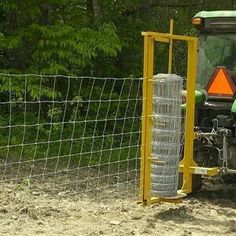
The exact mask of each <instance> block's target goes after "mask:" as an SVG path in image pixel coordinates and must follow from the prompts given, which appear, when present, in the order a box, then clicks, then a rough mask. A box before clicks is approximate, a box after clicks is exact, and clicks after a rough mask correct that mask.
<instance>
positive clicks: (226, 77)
mask: <svg viewBox="0 0 236 236" xmlns="http://www.w3.org/2000/svg"><path fill="white" fill-rule="evenodd" d="M235 92H236V87H235V84H234V82H233V81H232V79H231V76H230V74H229V72H228V70H227V69H226V68H225V67H218V68H216V70H215V72H214V73H213V75H212V77H211V79H210V81H209V83H208V85H207V93H208V95H209V96H217V97H233V96H234V94H235Z"/></svg>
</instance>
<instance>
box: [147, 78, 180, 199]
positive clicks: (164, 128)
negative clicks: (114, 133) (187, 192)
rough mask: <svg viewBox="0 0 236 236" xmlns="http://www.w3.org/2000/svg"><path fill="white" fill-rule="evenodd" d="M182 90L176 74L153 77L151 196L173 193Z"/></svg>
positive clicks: (178, 149)
mask: <svg viewBox="0 0 236 236" xmlns="http://www.w3.org/2000/svg"><path fill="white" fill-rule="evenodd" d="M182 87H183V79H182V78H181V77H179V76H177V75H174V74H158V75H155V76H153V126H152V161H151V192H152V196H154V197H173V196H176V194H177V190H178V175H179V174H178V166H179V158H180V149H181V134H182V130H181V120H182V118H181V102H182V100H181V92H182Z"/></svg>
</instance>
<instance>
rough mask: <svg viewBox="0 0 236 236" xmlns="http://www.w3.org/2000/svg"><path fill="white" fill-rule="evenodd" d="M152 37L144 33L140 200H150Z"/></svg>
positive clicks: (146, 202) (146, 201)
mask: <svg viewBox="0 0 236 236" xmlns="http://www.w3.org/2000/svg"><path fill="white" fill-rule="evenodd" d="M153 54H154V38H153V37H150V36H148V35H144V71H143V79H144V81H143V99H144V101H143V114H142V144H141V177H140V181H141V184H140V194H141V201H142V202H143V203H144V204H147V205H149V204H150V202H151V193H150V183H151V137H152V133H151V130H152V119H151V115H152V93H153V92H152V77H153Z"/></svg>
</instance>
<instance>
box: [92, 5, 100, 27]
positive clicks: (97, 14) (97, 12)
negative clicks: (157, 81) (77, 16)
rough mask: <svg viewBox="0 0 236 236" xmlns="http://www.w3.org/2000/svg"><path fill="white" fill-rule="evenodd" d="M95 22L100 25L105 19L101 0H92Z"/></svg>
mask: <svg viewBox="0 0 236 236" xmlns="http://www.w3.org/2000/svg"><path fill="white" fill-rule="evenodd" d="M92 6H93V15H94V24H95V25H96V26H97V27H100V26H101V24H102V21H103V16H102V8H101V4H100V1H99V0H92Z"/></svg>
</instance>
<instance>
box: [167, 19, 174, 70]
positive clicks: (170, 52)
mask: <svg viewBox="0 0 236 236" xmlns="http://www.w3.org/2000/svg"><path fill="white" fill-rule="evenodd" d="M173 30H174V20H173V19H170V36H172V35H173ZM172 57H173V40H172V38H171V37H170V42H169V61H168V74H171V72H172Z"/></svg>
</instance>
